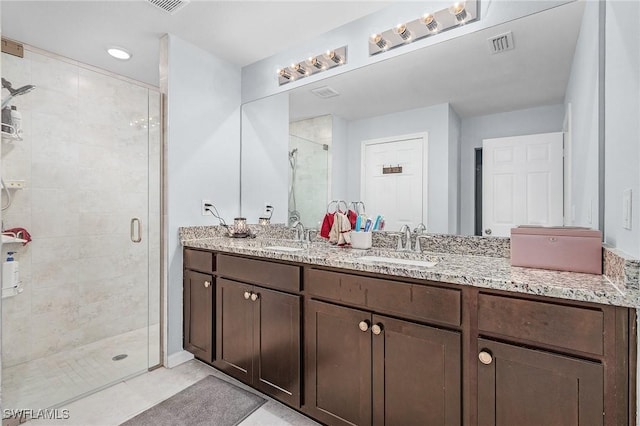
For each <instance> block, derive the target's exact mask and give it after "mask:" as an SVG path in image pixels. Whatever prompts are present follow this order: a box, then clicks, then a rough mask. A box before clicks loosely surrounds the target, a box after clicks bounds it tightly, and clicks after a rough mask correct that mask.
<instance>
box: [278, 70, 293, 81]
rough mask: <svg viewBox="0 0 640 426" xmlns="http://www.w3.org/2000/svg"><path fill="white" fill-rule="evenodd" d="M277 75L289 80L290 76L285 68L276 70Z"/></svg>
mask: <svg viewBox="0 0 640 426" xmlns="http://www.w3.org/2000/svg"><path fill="white" fill-rule="evenodd" d="M278 75H279V76H280V77H282V78H284V79H287V80H291V78H292V75H291V73H289V72H288V71H287V69H286V68H281V69H279V70H278Z"/></svg>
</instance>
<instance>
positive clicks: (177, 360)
mask: <svg viewBox="0 0 640 426" xmlns="http://www.w3.org/2000/svg"><path fill="white" fill-rule="evenodd" d="M192 359H193V354H192V353H191V352H187V351H180V352H176V353H175V354H171V355H169V356H168V357H167V365H166V367H167V368H173V367H176V366H178V365H180V364H183V363H185V362H187V361H190V360H192Z"/></svg>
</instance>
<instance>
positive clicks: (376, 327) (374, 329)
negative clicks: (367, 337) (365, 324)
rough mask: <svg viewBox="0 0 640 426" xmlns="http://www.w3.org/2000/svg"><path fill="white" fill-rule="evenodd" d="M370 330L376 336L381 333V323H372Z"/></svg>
mask: <svg viewBox="0 0 640 426" xmlns="http://www.w3.org/2000/svg"><path fill="white" fill-rule="evenodd" d="M371 332H372V333H373V334H375V335H376V336H378V335H379V334H380V333H382V324H374V325H372V326H371Z"/></svg>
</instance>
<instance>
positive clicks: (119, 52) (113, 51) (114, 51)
mask: <svg viewBox="0 0 640 426" xmlns="http://www.w3.org/2000/svg"><path fill="white" fill-rule="evenodd" d="M107 53H108V54H109V55H111V56H113V57H114V58H116V59H120V60H121V61H128V60H129V59H131V53H129V52H128V51H126V50H125V49H123V48H122V47H110V48H108V49H107Z"/></svg>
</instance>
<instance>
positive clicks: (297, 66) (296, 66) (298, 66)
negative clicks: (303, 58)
mask: <svg viewBox="0 0 640 426" xmlns="http://www.w3.org/2000/svg"><path fill="white" fill-rule="evenodd" d="M291 69H293V70H294V71H295V72H297V73H298V74H300V75H307V69H306V68H305V67H303V66H302V65H301V64H293V65H291Z"/></svg>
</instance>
